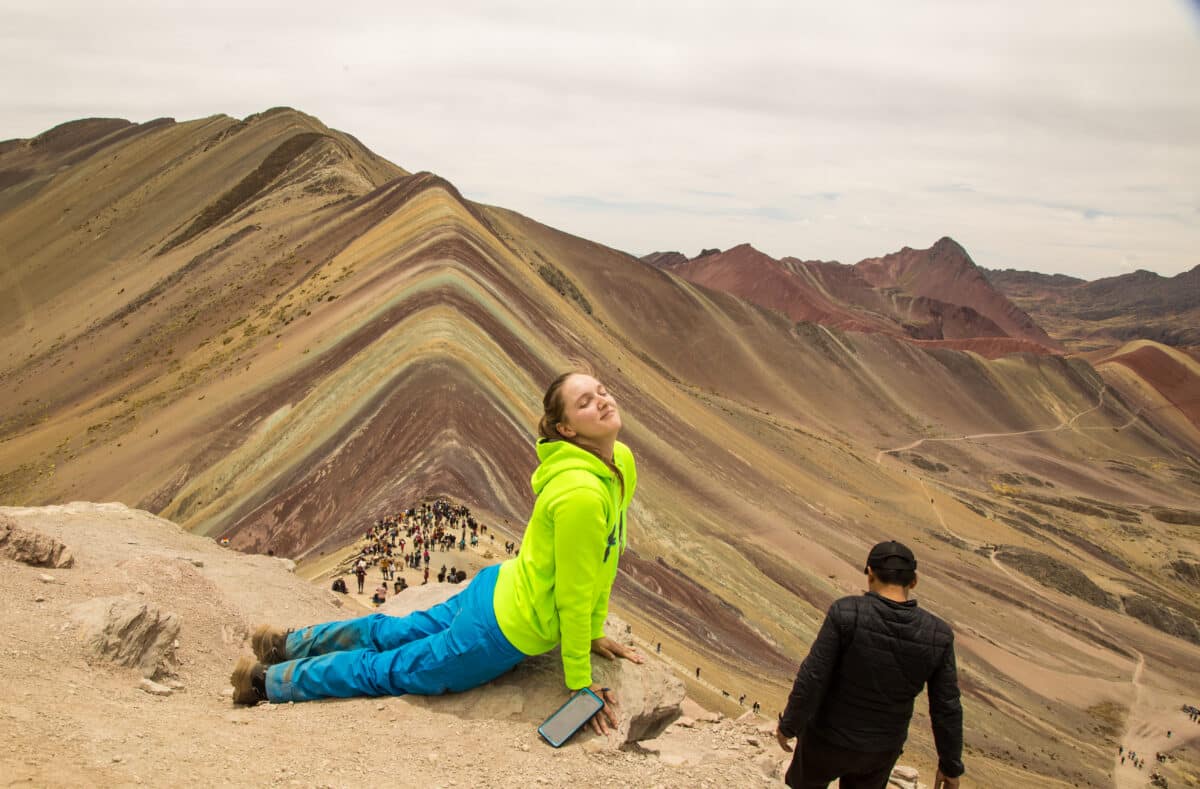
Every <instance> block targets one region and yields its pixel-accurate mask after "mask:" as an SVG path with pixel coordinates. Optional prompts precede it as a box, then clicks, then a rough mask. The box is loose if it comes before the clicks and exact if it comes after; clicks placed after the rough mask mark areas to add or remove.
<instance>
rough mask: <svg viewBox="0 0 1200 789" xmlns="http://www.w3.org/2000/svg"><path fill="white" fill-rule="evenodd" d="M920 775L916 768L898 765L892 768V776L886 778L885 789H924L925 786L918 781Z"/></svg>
mask: <svg viewBox="0 0 1200 789" xmlns="http://www.w3.org/2000/svg"><path fill="white" fill-rule="evenodd" d="M920 777H921V774H920V773H919V772H918V771H917V768H916V767H906V766H904V765H902V764H898V765H896V766H895V767H893V768H892V775H891V777H890V778H888V784H887V789H925V784H923V783H921V782H920V781H919V780H918V779H919V778H920Z"/></svg>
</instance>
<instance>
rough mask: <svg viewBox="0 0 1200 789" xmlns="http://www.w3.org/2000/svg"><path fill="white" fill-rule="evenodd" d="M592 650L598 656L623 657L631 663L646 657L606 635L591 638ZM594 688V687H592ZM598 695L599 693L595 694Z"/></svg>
mask: <svg viewBox="0 0 1200 789" xmlns="http://www.w3.org/2000/svg"><path fill="white" fill-rule="evenodd" d="M592 651H593V652H595V653H596V654H597V655H599V656H600V657H606V658H608V659H609V660H616V659H617V658H624V659H625V660H628V661H630V662H631V663H645V662H646V658H644V657H642V656H641V655H640V654H638V652H637V650H635V649H634V648H633V647H627V646H625V645H624V644H622V643H621V642H620V641H615V640H613V639H611V638H609V637H608V636H601V637H600V638H593V639H592ZM593 690H595V688H593ZM597 695H599V694H597Z"/></svg>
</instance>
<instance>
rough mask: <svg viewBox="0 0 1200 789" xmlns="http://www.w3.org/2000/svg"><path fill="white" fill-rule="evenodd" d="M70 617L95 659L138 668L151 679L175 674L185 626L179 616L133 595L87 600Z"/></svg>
mask: <svg viewBox="0 0 1200 789" xmlns="http://www.w3.org/2000/svg"><path fill="white" fill-rule="evenodd" d="M70 613H71V618H72V619H74V620H75V622H76V623H77V624H78V625H79V626H80V635H81V638H82V640H83V642H84V644H85V647H86V649H87V650H88V652H90V653H91V655H92V656H93V657H96V658H100V659H103V660H108V661H112V662H113V663H116V664H117V665H120V666H128V667H130V668H137V669H139V670H140V671H141V672H142V676H144V677H147V678H149V679H157V678H159V677H162V676H165V675H167V674H170V673H171V669H172V667H173V666H174V663H175V640H176V639H177V638H178V637H179V628H180V624H181V623H180V620H179V617H178V616H176V615H175V614H172V613H167V612H164V611H161V610H159V608H158V607H157V606H155V605H153V604H151V603H147V602H145V601H144V600H139V599H138V598H137V597H135V596H133V595H127V596H123V597H98V598H96V599H94V600H87V601H85V602H82V603H79V604H77V605H74V606H72V607H71V609H70Z"/></svg>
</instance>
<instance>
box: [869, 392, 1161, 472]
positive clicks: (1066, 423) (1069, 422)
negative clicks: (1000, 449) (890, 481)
mask: <svg viewBox="0 0 1200 789" xmlns="http://www.w3.org/2000/svg"><path fill="white" fill-rule="evenodd" d="M1104 393H1105V389H1101V390H1100V395H1099V397H1098V398H1097V400H1096V404H1095V405H1094V406H1092V407H1091V408H1088V409H1086V410H1083V411H1080V412H1079V413H1078V414H1076V415H1075V416H1073V417H1071V418H1070V419H1064V420H1063V421H1061V422H1059V423H1058V424H1057V425H1055V426H1054V427H1039V428H1034V429H1033V430H1016V431H1013V432H1011V433H973V434H971V435H964V436H959V437H957V438H918V439H917V440H915V441H913V442H911V443H908V444H905V445H904V446H902V447H896V448H894V449H881V450H879V452H877V453H876V454H875V463H876V464H879V463H881V462H883V456H884V455H894V454H896V453H897V452H906V451H908V450H910V449H916V448H917V447H919V446H921V445H922V444H924V443H925V442H930V443H932V442H934V441H940V442H950V441H968V440H972V441H974V440H978V439H981V438H1010V437H1012V436H1031V435H1034V434H1036V433H1057V432H1059V431H1060V430H1066V429H1067V428H1069V427H1073V426H1074V424H1075V421H1076V420H1078V419H1079V418H1081V417H1084V416H1087V415H1088V414H1090V413H1092V412H1093V411H1096V410H1098V409H1100V408H1102V407H1103V406H1104ZM1137 419H1138V416H1137V415H1136V414H1135V415H1134V417H1133V419H1131V420H1130V421H1129V422H1127V423H1126V424H1124V425H1122V426H1121V428H1119V429H1124V428H1126V427H1128V426H1129V425H1131V424H1133V423H1134V422H1135V421H1137ZM1103 429H1108V428H1103Z"/></svg>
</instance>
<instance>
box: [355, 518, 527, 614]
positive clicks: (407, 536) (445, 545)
mask: <svg viewBox="0 0 1200 789" xmlns="http://www.w3.org/2000/svg"><path fill="white" fill-rule="evenodd" d="M481 537H486V538H490V540H491V541H492V542H495V540H496V537H495V535H494V534H491V533H489V532H488V527H487V526H485V525H483V524H481V523H479V522H478V521H477V520H476V519H475V517H474V516H473V515H472V514H471V510H470V508H468V507H467V506H466V505H453V504H451V503H450V502H448V501H446V500H445V499H441V498H439V499H436V500H434V501H431V502H429V501H427V502H423V503H422V504H420V505H419V506H416V507H409V508H408V509H407V510H404V511H403V512H398V513H395V514H393V515H388V516H386V517H383V518H379V519H377V520H376V521H375V523H374V524H372V525H371V527H370V528H369V529H367V531H366V532H365V533H364V534H363V536H362V540H361V545H360V547H359V549H358V551H357V552H356V553H355V554H354V556H353V557H352V558H351V559H350V560H349V564H348V566H344V567H343V570H342V572H343V573H344V572H345V571H348V572H349V573H350V574H352V575H353V576H354V577H355V579H356V580H357V583H358V593H359V594H363V593H364V588H365V587H366V581H367V575H368V574H369V572H370V570H371V568H376V567H377V568H378V569H379V574H380V581H381V583H380V584H379V586H378V587H376V589H375V591H374V593H373V594H372V595H371V601H372V602H373V603H375V604H376V605H381V604H383V603H385V602H387V596H388V594H389V592H390V593H392V594H396V593H399V592H402V591H404V590H405V589H407V588H408V585H409V584H408V581H407V580H406V579H405V578H404V577H403V575H398V574H397V572H396V571H397V569H403V568H408V569H410V570H419V571H423V572H422V582H421V583H422V585H424V584H427V583H429V574H430V565H431V564H432V562H433V554H435V553H450V552H453V551H455V550H457V551H459V552H464V551H466V550H467V546H468V545H471V546H477V545H479V541H480V539H481ZM504 547H505V551H506V553H509V554H511V553H512V552H513V551H514V550H515V549H516V543H515V542H511V541H506V542H505V544H504ZM436 578H437V581H438V582H439V583H451V584H461V583H463V582H464V581H466V579H467V571H466V570H464V569H461V568H460V567H458V566H457V565H452V566H451V567H450V568H449V569H447V568H446V565H445V564H442V568H441V570H439V571H438V573H437V576H436ZM388 582H391V584H392V586H391V588H390V589H389V587H388ZM332 588H333V591H335V592H340V593H342V594H347V593H348V591H349V590H348V589H347V587H346V581H345V579H343V578H342V577H340V573H339V577H337V578H336V579H335V580H334V582H333V587H332Z"/></svg>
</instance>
